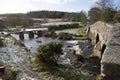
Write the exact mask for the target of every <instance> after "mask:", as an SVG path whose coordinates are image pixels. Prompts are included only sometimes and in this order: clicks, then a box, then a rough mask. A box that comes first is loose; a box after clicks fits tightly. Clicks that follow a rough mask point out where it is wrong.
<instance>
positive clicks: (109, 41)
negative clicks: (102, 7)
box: [88, 21, 120, 80]
mask: <svg viewBox="0 0 120 80" xmlns="http://www.w3.org/2000/svg"><path fill="white" fill-rule="evenodd" d="M88 36H89V38H91V41H92V44H93V45H94V53H93V54H94V55H95V56H98V57H99V58H100V59H101V62H100V64H101V77H102V80H120V51H119V50H120V23H116V24H108V23H104V22H101V21H99V22H96V23H95V24H93V25H91V26H90V31H89V32H88Z"/></svg>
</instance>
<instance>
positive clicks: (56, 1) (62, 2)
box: [35, 0, 75, 4]
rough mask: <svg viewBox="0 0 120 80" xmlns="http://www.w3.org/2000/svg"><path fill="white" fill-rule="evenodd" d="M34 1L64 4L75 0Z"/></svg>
mask: <svg viewBox="0 0 120 80" xmlns="http://www.w3.org/2000/svg"><path fill="white" fill-rule="evenodd" d="M35 1H38V2H43V3H49V4H65V3H68V2H72V1H75V0H35Z"/></svg>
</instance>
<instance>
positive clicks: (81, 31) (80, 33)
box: [56, 27, 87, 40]
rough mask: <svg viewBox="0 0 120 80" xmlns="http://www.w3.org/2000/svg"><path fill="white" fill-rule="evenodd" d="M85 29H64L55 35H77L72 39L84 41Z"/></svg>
mask: <svg viewBox="0 0 120 80" xmlns="http://www.w3.org/2000/svg"><path fill="white" fill-rule="evenodd" d="M86 29H87V28H86V27H81V28H73V29H65V30H59V31H56V33H57V34H58V33H60V32H67V33H71V34H74V35H77V36H74V37H73V39H74V40H84V39H86Z"/></svg>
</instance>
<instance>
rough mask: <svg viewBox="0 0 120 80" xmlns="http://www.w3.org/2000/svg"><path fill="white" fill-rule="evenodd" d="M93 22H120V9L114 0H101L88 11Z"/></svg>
mask: <svg viewBox="0 0 120 80" xmlns="http://www.w3.org/2000/svg"><path fill="white" fill-rule="evenodd" d="M88 16H89V18H90V21H91V23H95V22H97V21H104V22H109V23H110V22H112V23H115V22H120V9H119V8H118V6H117V7H116V6H115V5H114V4H113V0H99V1H97V2H96V6H95V7H92V8H91V9H90V10H89V11H88Z"/></svg>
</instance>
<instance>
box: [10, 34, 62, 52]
mask: <svg viewBox="0 0 120 80" xmlns="http://www.w3.org/2000/svg"><path fill="white" fill-rule="evenodd" d="M11 35H12V36H13V37H14V38H16V39H17V40H19V34H11ZM49 42H62V41H61V40H58V39H52V38H46V37H39V38H37V35H34V38H33V39H29V37H28V34H24V40H23V43H24V44H25V46H26V47H27V48H28V49H29V50H30V52H31V53H35V52H36V51H37V50H36V49H37V48H38V46H39V45H42V44H47V43H49Z"/></svg>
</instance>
